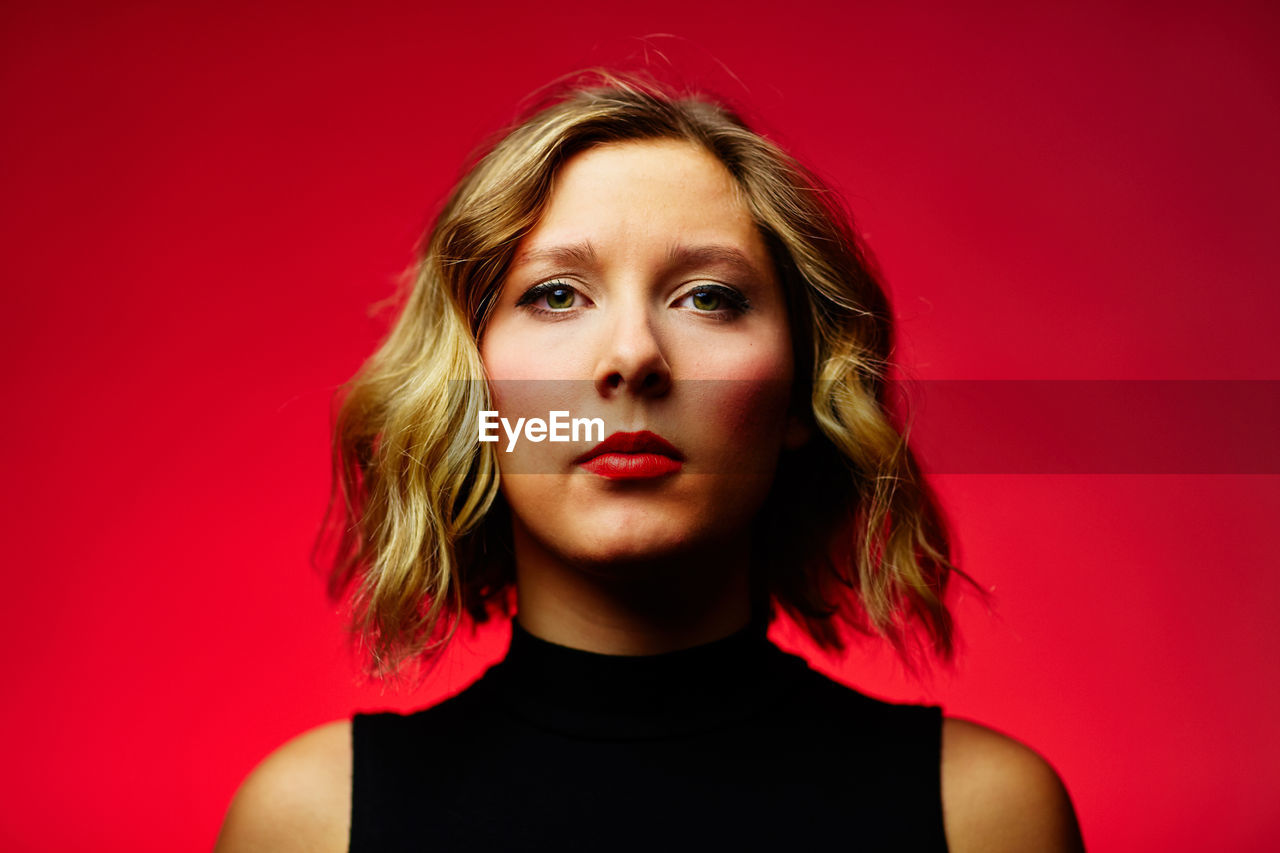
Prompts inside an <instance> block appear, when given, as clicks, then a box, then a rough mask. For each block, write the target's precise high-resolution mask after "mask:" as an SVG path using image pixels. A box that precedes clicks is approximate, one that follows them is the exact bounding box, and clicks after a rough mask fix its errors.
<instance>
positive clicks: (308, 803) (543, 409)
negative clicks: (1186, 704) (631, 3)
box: [219, 75, 1081, 851]
mask: <svg viewBox="0 0 1280 853" xmlns="http://www.w3.org/2000/svg"><path fill="white" fill-rule="evenodd" d="M891 331H892V328H891V320H890V313H889V310H888V305H887V302H886V299H885V295H884V293H883V290H882V289H881V286H880V284H879V282H878V281H877V279H876V277H875V274H874V272H873V270H872V268H871V266H870V264H869V262H868V259H867V258H866V256H865V254H864V252H863V250H862V249H861V247H860V245H859V243H858V241H857V240H856V239H855V237H854V236H853V232H852V229H851V228H850V226H849V224H848V221H847V218H846V217H845V215H844V214H843V213H842V212H841V211H840V210H839V208H838V207H836V206H835V205H834V204H833V203H832V202H831V201H830V194H829V193H827V192H826V191H825V190H824V189H823V188H822V186H821V184H820V183H819V182H818V181H817V180H816V179H815V178H814V177H813V176H812V175H811V174H810V173H809V172H807V171H806V170H804V169H803V168H802V167H801V166H799V165H798V164H796V163H795V162H794V161H793V160H792V159H791V158H790V157H788V156H787V155H786V154H785V153H783V152H782V151H780V150H779V149H778V148H777V147H776V146H774V145H773V144H772V143H770V142H769V141H768V140H766V139H764V138H763V137H761V136H759V135H757V134H755V133H753V132H752V131H751V130H749V129H748V128H747V127H746V126H745V125H744V124H743V123H742V122H741V121H740V120H739V119H738V118H737V117H736V116H735V115H734V114H733V113H731V112H730V111H728V110H727V109H725V108H724V107H722V106H719V105H717V104H715V103H712V102H710V101H707V100H705V99H702V98H697V97H677V96H674V95H671V94H668V93H665V92H663V91H661V90H659V89H658V88H657V87H653V86H650V85H646V84H640V83H637V82H634V81H627V80H622V79H619V78H616V77H612V76H608V75H606V76H605V78H604V80H603V81H602V82H599V83H595V84H592V85H585V84H578V85H576V86H573V87H570V88H569V89H568V90H567V91H566V92H564V93H562V94H561V95H560V96H558V97H557V98H554V99H552V101H551V102H550V103H549V104H547V105H544V106H543V107H541V108H540V109H538V110H537V111H535V112H534V113H533V114H532V115H531V116H530V117H529V118H527V119H526V120H525V121H523V122H522V123H520V124H519V125H517V126H516V127H515V128H514V129H512V130H511V131H510V132H508V133H507V134H506V135H505V136H503V137H502V138H501V139H500V140H499V141H498V142H497V143H496V145H494V146H493V147H492V149H491V150H490V151H489V152H488V153H487V154H486V155H485V156H484V157H483V158H481V159H480V160H479V161H478V162H477V163H476V164H475V165H474V167H473V168H472V169H471V170H470V171H469V172H468V173H467V174H466V176H465V177H464V178H463V179H462V181H461V182H460V183H459V185H458V186H457V187H456V188H455V190H454V192H453V194H452V196H451V198H450V199H449V201H448V203H447V204H446V206H445V208H444V210H443V212H442V213H441V215H440V217H439V219H438V221H437V222H436V224H435V226H434V227H433V229H432V231H431V232H430V234H429V236H428V238H427V240H426V241H425V243H424V247H423V249H422V250H421V252H420V258H419V262H418V264H417V268H416V276H415V279H414V282H413V288H412V291H411V293H410V294H409V297H408V300H407V302H406V304H405V306H404V308H403V311H402V313H401V314H400V316H399V318H398V321H397V323H396V325H395V327H394V329H393V331H392V332H391V334H390V336H389V337H388V339H387V341H386V342H385V343H384V344H383V345H382V347H381V348H380V350H379V351H378V352H377V353H376V354H375V355H374V356H373V358H372V359H370V361H369V362H368V364H366V365H365V367H364V368H363V369H362V371H361V373H360V374H359V375H358V376H357V377H356V379H355V380H353V382H352V383H351V386H350V388H349V390H348V393H347V396H346V398H345V400H344V402H343V406H342V410H341V414H340V417H339V420H338V425H337V436H336V442H335V444H336V448H337V457H336V459H337V466H336V470H337V473H338V476H337V477H336V482H337V484H338V486H337V487H338V488H339V489H340V491H341V495H342V505H343V506H344V507H345V511H346V513H347V518H346V519H345V521H346V524H345V525H344V537H343V540H342V542H341V545H340V549H339V559H338V564H337V569H336V571H335V573H334V582H335V583H334V587H335V591H341V590H343V589H346V588H348V587H349V586H353V587H354V588H355V593H354V604H355V609H356V613H357V614H358V620H359V627H360V628H361V629H362V635H363V636H365V637H366V638H368V639H369V640H370V642H371V645H372V651H373V661H374V665H375V669H376V670H377V671H378V672H379V673H380V674H384V675H385V674H391V673H394V672H396V671H397V670H399V669H400V667H401V665H402V664H405V663H406V662H413V661H420V660H423V659H429V658H430V657H431V656H432V655H434V654H435V653H437V652H438V651H439V649H440V648H441V647H442V646H443V644H444V643H445V642H447V640H448V637H449V636H450V635H451V634H452V631H453V629H455V628H456V627H457V625H458V623H459V621H460V620H464V619H471V620H475V621H483V620H485V619H487V618H489V617H490V616H493V615H496V614H505V615H510V614H511V612H512V611H513V610H515V611H516V613H515V616H514V620H513V622H512V641H511V647H510V650H509V651H508V654H507V656H506V658H505V659H504V661H503V662H502V663H501V664H499V665H497V666H495V667H493V668H492V669H490V670H489V671H488V672H487V673H486V674H485V675H484V676H483V677H482V678H481V679H480V680H479V681H478V682H477V683H476V684H474V685H472V686H471V687H470V688H468V689H467V690H465V691H463V692H462V693H461V694H459V695H458V696H456V697H453V698H452V699H449V700H447V701H445V702H443V703H441V704H439V705H437V706H435V707H433V708H429V709H426V710H424V711H421V712H419V713H417V714H413V715H404V716H402V715H398V714H372V715H356V717H355V718H354V720H353V721H340V722H337V723H332V724H330V725H327V726H322V727H320V728H318V729H316V730H314V731H312V732H309V733H307V734H304V735H302V736H300V737H299V738H297V739H295V740H294V741H292V742H290V743H288V744H286V745H285V746H283V747H281V748H280V749H279V750H277V751H276V752H275V753H274V754H273V755H272V756H270V757H268V758H267V759H266V760H265V761H264V762H263V763H262V764H261V765H260V766H259V767H258V768H257V769H256V770H255V771H254V772H253V773H252V774H251V775H250V777H249V778H248V780H247V781H246V782H245V783H244V785H243V786H242V788H241V790H240V791H239V793H238V794H237V796H236V798H235V800H234V802H233V804H232V807H231V810H230V812H229V813H228V816H227V820H226V823H225V825H224V827H223V833H222V836H221V838H220V841H219V849H220V850H228V851H233V850H256V849H273V850H285V849H295V848H296V849H308V850H311V849H316V850H327V849H332V850H335V851H336V850H346V849H350V850H352V851H360V850H410V849H412V850H418V849H507V848H511V847H515V846H520V847H532V848H535V849H538V848H556V849H586V848H590V849H653V848H654V847H657V846H660V845H661V846H663V847H668V848H670V847H675V848H677V849H693V848H696V847H717V848H746V849H763V848H766V847H773V846H777V845H783V844H785V845H788V846H797V847H809V846H814V845H816V844H819V843H826V842H835V843H836V844H847V845H849V846H850V847H852V848H855V849H861V848H865V849H921V850H926V849H938V850H941V849H947V848H948V846H949V847H950V849H952V850H954V851H964V850H986V851H993V850H1073V849H1080V847H1081V842H1080V837H1079V831H1078V828H1077V826H1076V821H1075V817H1074V815H1073V812H1072V808H1071V804H1070V801H1069V799H1068V797H1067V795H1066V792H1065V790H1064V788H1063V786H1062V784H1061V782H1060V781H1059V780H1058V777H1057V775H1056V774H1055V773H1054V771H1053V770H1052V769H1051V768H1050V767H1049V766H1048V764H1046V763H1045V762H1044V761H1043V760H1042V759H1040V758H1039V757H1038V756H1037V755H1036V754H1035V753H1034V752H1032V751H1031V750H1029V749H1027V748H1026V747H1024V746H1022V745H1020V744H1018V743H1017V742H1016V741H1013V740H1011V739H1009V738H1007V737H1004V736H1003V735H1000V734H997V733H995V732H993V731H990V730H988V729H986V728H983V727H981V726H978V725H976V724H973V723H969V722H964V721H960V720H952V719H943V718H942V716H941V713H940V712H939V710H938V709H937V708H926V707H917V706H908V705H892V704H889V703H883V702H879V701H877V700H874V699H871V698H869V697H865V696H863V695H861V694H859V693H857V692H856V691H854V690H852V689H850V688H848V687H845V686H843V685H839V684H837V683H835V682H833V681H830V680H829V679H826V678H825V677H823V676H821V675H819V674H817V673H816V672H814V671H812V670H810V669H809V668H808V667H807V666H806V665H805V664H804V662H803V661H801V660H800V659H799V658H796V657H793V656H791V655H787V654H784V653H783V652H781V651H780V650H778V649H777V648H776V647H774V646H773V645H772V644H770V643H769V642H768V641H767V639H766V638H765V630H766V629H767V626H768V623H769V620H770V618H771V617H772V615H773V614H774V612H775V609H777V608H781V609H783V610H785V611H786V612H787V613H788V614H790V615H791V616H792V617H793V618H795V619H796V620H797V621H798V622H799V623H800V624H801V625H803V626H805V627H806V628H807V629H808V630H809V631H810V632H811V633H812V634H813V636H814V637H815V639H816V640H817V641H818V642H819V643H820V644H821V645H824V646H828V647H839V646H840V645H841V643H842V642H843V638H844V634H845V633H847V632H846V631H845V630H844V629H847V628H853V629H857V630H860V631H863V632H869V633H874V634H878V635H880V636H883V637H885V638H887V639H888V640H889V641H891V642H892V643H894V644H895V646H897V647H898V648H899V650H900V651H901V652H902V653H903V654H904V656H908V657H909V656H910V653H911V645H912V638H913V637H919V636H924V637H926V638H927V639H928V641H929V643H930V644H931V646H932V648H933V650H934V651H936V652H938V653H940V654H942V655H944V656H945V655H946V654H948V653H949V652H950V649H951V622H950V618H949V616H948V613H947V609H946V606H945V604H944V603H943V593H944V591H945V588H946V584H947V581H948V578H949V576H950V575H951V573H952V572H954V571H957V570H956V569H955V567H954V566H952V565H951V563H950V560H949V549H948V543H947V537H946V530H945V526H944V524H943V522H942V520H941V515H940V513H939V511H938V509H937V507H936V505H935V502H934V499H933V497H932V495H931V493H930V492H929V490H928V488H927V487H926V486H925V484H924V483H923V480H922V478H921V476H920V474H919V471H918V468H917V466H916V464H915V462H914V460H913V458H912V455H911V453H910V451H909V449H908V448H907V446H906V443H905V440H904V439H903V438H902V436H901V435H900V434H899V432H898V430H897V429H895V427H894V425H893V420H892V418H891V417H890V414H889V410H888V402H887V400H886V399H885V397H886V393H885V391H886V385H885V374H886V370H887V368H888V359H889V356H890V353H891V340H892V337H891ZM482 379H483V381H481V380H482ZM859 845H861V848H859Z"/></svg>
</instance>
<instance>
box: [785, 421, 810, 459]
mask: <svg viewBox="0 0 1280 853" xmlns="http://www.w3.org/2000/svg"><path fill="white" fill-rule="evenodd" d="M812 437H813V429H812V428H811V427H810V426H809V421H808V420H807V419H806V418H802V417H800V416H799V415H797V414H796V413H795V412H792V413H791V414H789V415H787V427H786V429H785V430H784V431H783V433H782V449H783V450H799V449H800V448H801V447H804V446H805V445H806V444H808V443H809V439H810V438H812Z"/></svg>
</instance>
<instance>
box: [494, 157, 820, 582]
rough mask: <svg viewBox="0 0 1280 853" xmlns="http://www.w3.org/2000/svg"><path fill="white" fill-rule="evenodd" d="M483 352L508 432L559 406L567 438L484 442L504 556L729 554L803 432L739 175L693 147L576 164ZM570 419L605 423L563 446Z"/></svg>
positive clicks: (772, 277) (512, 276) (554, 197)
mask: <svg viewBox="0 0 1280 853" xmlns="http://www.w3.org/2000/svg"><path fill="white" fill-rule="evenodd" d="M480 352H481V356H482V358H483V360H484V364H485V368H486V371H487V373H488V378H489V383H490V388H491V390H492V392H493V399H494V405H495V406H496V408H497V411H498V416H499V417H501V418H504V419H506V421H507V425H508V426H509V427H510V428H511V429H512V430H515V429H516V428H517V427H516V425H517V423H518V419H519V418H525V419H526V424H527V423H528V419H532V418H538V419H541V420H542V421H544V422H545V421H548V420H550V419H551V417H552V416H551V413H552V412H564V413H566V414H564V415H561V416H559V420H560V421H561V422H562V423H563V424H565V426H564V427H563V428H562V429H560V430H557V432H559V433H562V434H563V435H564V436H565V437H567V438H568V439H569V440H568V441H551V440H549V438H546V439H544V440H541V441H534V440H532V438H533V437H536V435H537V433H536V432H535V433H534V435H533V436H530V435H529V434H528V433H526V432H525V431H523V430H521V431H520V432H519V433H517V435H518V437H517V438H516V439H515V440H514V441H512V439H511V438H510V436H509V434H508V431H507V429H508V426H502V425H498V426H495V428H494V429H493V430H492V432H491V434H496V436H497V441H496V443H495V444H494V447H495V448H496V450H497V453H498V460H499V465H500V470H501V472H502V488H503V493H504V495H505V496H506V499H507V502H508V503H509V504H510V506H511V510H512V514H513V517H514V521H515V525H516V541H517V543H518V545H517V547H520V545H519V543H521V542H525V543H529V545H530V546H531V547H537V548H541V549H544V550H545V551H546V552H548V553H549V554H551V555H553V556H554V557H555V558H557V559H560V560H564V561H567V562H570V563H573V564H576V565H579V566H582V567H587V568H590V567H597V568H602V567H604V566H606V565H609V564H614V565H617V564H619V563H628V562H639V563H644V562H649V561H652V560H655V559H656V560H660V559H662V558H664V557H670V556H675V555H679V554H688V553H694V552H696V551H698V550H699V549H716V548H720V547H723V546H725V545H726V544H730V543H734V542H737V543H739V544H741V542H742V540H744V539H745V538H746V536H747V533H748V525H749V524H750V521H751V518H752V516H753V515H754V514H755V513H756V511H757V510H758V509H759V507H760V505H761V503H762V502H763V500H764V498H765V495H766V494H767V492H768V490H769V487H770V485H771V483H772V479H773V474H774V470H775V468H776V466H777V460H778V454H779V451H780V450H781V448H782V447H783V445H784V444H786V443H794V442H797V441H799V440H800V438H801V435H800V429H801V428H800V427H799V426H798V425H797V422H796V421H795V420H794V419H792V418H791V417H789V411H788V402H789V400H790V390H791V381H792V351H791V339H790V333H789V331H788V325H787V314H786V304H785V299H784V297H783V293H782V289H781V285H780V283H779V281H778V278H777V274H776V272H775V270H774V267H773V264H772V262H771V260H770V257H769V254H768V251H767V249H766V247H765V244H764V241H763V239H762V238H761V236H760V234H759V232H758V231H757V229H756V227H755V225H754V223H753V222H752V219H751V216H750V214H749V212H748V210H747V207H746V205H745V203H744V202H743V200H742V199H741V198H740V197H739V195H738V194H737V192H736V186H735V183H734V180H733V178H732V177H731V176H730V174H729V173H728V171H727V170H726V169H725V167H724V166H723V165H722V164H721V163H720V162H719V161H718V160H716V159H715V157H714V156H712V155H711V154H709V153H707V152H706V151H704V150H702V149H701V148H699V147H696V146H694V145H692V144H689V143H685V142H679V141H666V140H663V141H642V142H625V143H611V144H606V145H601V146H598V147H595V148H592V149H589V150H587V151H585V152H583V153H580V154H578V155H576V156H575V157H573V158H571V159H570V160H569V161H568V162H567V163H566V164H565V165H564V166H563V168H562V169H561V170H560V172H559V173H558V175H557V177H556V180H555V184H554V187H553V191H552V194H551V197H550V201H549V205H548V207H547V210H546V212H545V215H544V216H543V218H542V220H541V221H540V222H539V223H538V224H537V226H536V227H535V228H534V229H533V230H532V231H531V232H530V233H529V234H528V235H527V236H526V237H525V238H524V240H523V241H522V242H521V244H520V245H519V247H518V248H517V251H516V254H515V257H514V260H513V263H512V265H511V267H510V269H509V272H508V274H507V275H506V277H505V278H504V279H503V282H502V284H501V289H500V291H499V294H498V299H497V302H496V305H495V307H494V309H493V312H492V314H491V315H490V320H489V322H488V325H487V326H486V328H485V330H484V332H483V336H482V339H481V344H480ZM578 419H599V420H600V421H601V422H602V425H603V429H602V430H600V431H597V429H598V428H594V427H593V428H592V429H591V432H590V434H588V433H587V428H586V427H585V426H583V427H581V428H580V429H579V431H578V434H577V435H576V436H574V435H573V432H572V428H571V424H572V422H573V421H575V420H578ZM495 423H498V424H500V422H497V421H495ZM601 433H602V434H601ZM617 434H622V435H617ZM637 434H639V435H637ZM544 435H545V434H544ZM655 436H656V437H658V438H654V437H655ZM611 437H612V438H611ZM602 439H611V440H610V441H606V442H605V445H604V446H601V440H602ZM659 439H660V440H659ZM664 442H665V444H664ZM509 447H510V448H511V449H510V450H508V448H509Z"/></svg>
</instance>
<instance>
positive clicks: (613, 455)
mask: <svg viewBox="0 0 1280 853" xmlns="http://www.w3.org/2000/svg"><path fill="white" fill-rule="evenodd" d="M573 462H574V464H575V465H580V466H582V468H584V469H585V470H587V471H590V472H591V473H592V474H597V475H599V476H601V477H605V478H608V479H610V480H650V479H655V478H657V477H665V476H666V475H668V474H674V473H675V472H677V471H679V470H680V468H681V467H682V466H683V465H684V454H682V453H681V452H680V451H679V450H677V449H676V447H675V445H673V444H672V443H671V442H669V441H667V440H666V439H664V438H663V437H662V436H660V435H658V434H657V433H653V432H649V431H648V430H643V431H641V432H615V433H614V434H613V435H611V436H609V437H608V438H606V439H605V440H604V441H602V442H600V443H599V444H597V445H596V446H595V447H593V448H591V449H590V450H588V451H587V452H586V453H583V454H582V455H581V456H578V457H577V458H576V459H574V460H573Z"/></svg>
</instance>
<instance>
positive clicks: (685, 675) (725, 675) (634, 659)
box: [481, 616, 780, 739]
mask: <svg viewBox="0 0 1280 853" xmlns="http://www.w3.org/2000/svg"><path fill="white" fill-rule="evenodd" d="M767 631H768V624H767V622H766V621H765V620H764V619H763V618H760V617H759V616H757V617H755V618H753V619H752V621H751V622H750V623H749V624H748V625H747V626H746V627H744V628H742V629H741V630H739V631H737V632H735V633H733V634H731V635H729V636H728V637H725V638H723V639H720V640H715V641H713V642H710V643H705V644H703V645H699V646H694V647H692V648H688V649H681V650H679V651H674V652H666V653H663V654H656V655H606V654H600V653H598V652H590V651H585V650H582V649H573V648H569V647H568V646H561V645H557V644H556V643H552V642H549V641H547V640H543V639H541V638H539V637H535V636H534V635H533V634H530V633H529V632H528V631H527V630H525V629H524V628H523V627H521V626H520V623H519V622H517V621H516V620H514V619H513V620H512V622H511V644H510V646H509V647H508V650H507V655H506V657H505V658H504V659H503V660H502V661H501V662H500V663H499V664H498V665H496V666H494V667H493V668H491V669H490V670H489V672H488V673H486V675H485V677H484V678H483V679H482V682H481V683H483V684H485V685H486V686H487V687H489V688H490V689H491V690H493V691H494V693H495V695H496V697H497V698H498V700H499V701H500V703H501V704H502V705H503V706H504V707H505V708H506V709H507V710H509V711H510V712H512V713H514V714H516V715H517V716H519V717H522V718H524V719H525V720H527V721H529V722H531V723H533V724H535V725H537V726H539V727H542V728H546V729H550V730H553V731H557V732H560V733H562V734H567V735H570V736H574V737H580V738H587V739H639V738H655V737H667V736H675V735H680V734H689V733H693V732H698V731H708V730H711V729H715V728H719V727H722V726H726V725H731V724H732V723H733V722H735V721H738V720H742V719H745V718H746V717H749V716H750V715H751V714H753V713H754V712H755V711H756V710H757V709H758V707H759V703H760V701H761V700H762V699H763V691H762V689H761V688H762V686H763V683H764V680H765V673H766V669H767V666H766V664H767V663H768V661H769V659H770V654H771V653H773V654H780V652H779V651H778V649H777V648H776V647H774V646H773V644H772V643H770V642H769V640H768V638H767V636H766V634H767Z"/></svg>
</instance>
